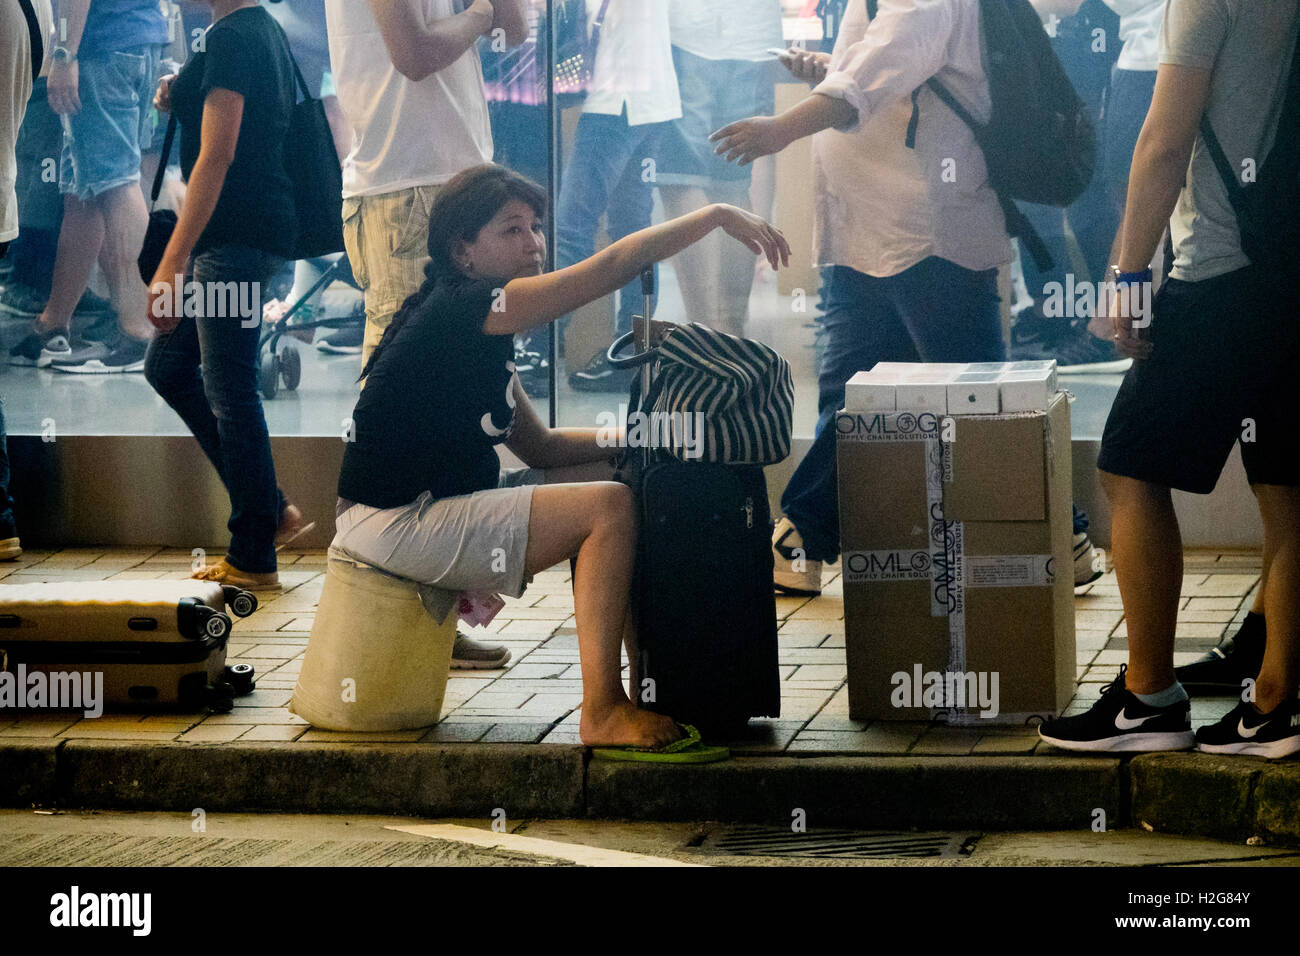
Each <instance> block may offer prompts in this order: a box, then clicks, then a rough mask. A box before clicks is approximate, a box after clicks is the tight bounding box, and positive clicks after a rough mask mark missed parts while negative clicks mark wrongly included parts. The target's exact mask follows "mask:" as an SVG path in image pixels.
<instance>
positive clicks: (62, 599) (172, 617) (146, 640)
mask: <svg viewBox="0 0 1300 956" xmlns="http://www.w3.org/2000/svg"><path fill="white" fill-rule="evenodd" d="M256 609H257V598H256V597H255V596H254V595H253V594H251V593H249V592H248V591H243V590H240V589H239V588H235V587H226V586H222V585H220V584H216V583H213V582H210V581H120V582H115V581H86V582H69V583H64V584H20V585H4V584H0V672H6V673H8V674H10V675H14V677H19V676H22V677H24V679H26V677H27V676H29V675H32V674H35V673H42V674H45V675H46V681H45V683H46V686H49V687H53V686H54V683H55V681H54V679H53V675H69V674H74V673H75V674H83V675H84V674H92V675H93V674H102V675H103V696H104V700H103V702H102V703H104V704H105V705H107V706H109V707H112V708H131V709H150V708H162V707H172V708H181V709H189V710H197V709H199V708H201V707H203V706H204V705H205V704H207V705H210V706H212V708H213V709H214V710H219V711H220V710H228V709H229V704H230V702H231V701H232V700H233V698H234V696H236V695H240V694H244V693H247V692H249V691H251V690H252V689H253V687H254V686H255V685H254V683H253V670H252V668H251V667H250V666H249V665H247V664H243V665H238V664H237V665H235V666H234V667H226V666H225V663H226V643H227V640H228V638H229V636H230V630H231V624H232V621H231V617H230V613H228V612H232V613H234V614H235V615H236V616H238V617H246V616H247V615H249V614H251V613H253V611H254V610H256ZM29 706H30V704H29ZM39 706H50V705H49V704H45V703H41V704H40V705H39Z"/></svg>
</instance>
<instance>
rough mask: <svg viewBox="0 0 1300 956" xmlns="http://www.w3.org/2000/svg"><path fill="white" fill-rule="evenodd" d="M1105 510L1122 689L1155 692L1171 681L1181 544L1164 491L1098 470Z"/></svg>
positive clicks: (1171, 505) (1167, 493) (1169, 497)
mask: <svg viewBox="0 0 1300 956" xmlns="http://www.w3.org/2000/svg"><path fill="white" fill-rule="evenodd" d="M1098 474H1099V475H1100V477H1101V484H1102V487H1103V488H1104V489H1105V491H1106V497H1107V498H1108V499H1109V500H1110V507H1111V553H1112V556H1113V557H1114V560H1115V576H1116V577H1117V578H1118V579H1119V593H1120V598H1121V600H1122V601H1123V603H1124V621H1125V624H1126V625H1127V627H1128V659H1129V663H1128V675H1127V679H1126V681H1125V683H1126V686H1127V687H1128V689H1129V690H1130V691H1132V692H1133V693H1135V694H1158V693H1160V692H1161V691H1163V690H1165V689H1167V688H1168V687H1170V686H1171V685H1172V684H1174V683H1175V681H1176V678H1175V676H1174V634H1175V632H1176V630H1177V627H1178V599H1179V594H1180V592H1181V591H1182V585H1183V544H1182V537H1181V535H1180V533H1179V530H1178V517H1177V515H1176V514H1175V513H1174V503H1173V496H1172V494H1171V492H1170V490H1169V489H1168V488H1164V487H1161V486H1159V485H1154V484H1151V483H1149V482H1145V481H1137V480H1136V479H1133V478H1124V477H1121V476H1119V475H1112V474H1109V473H1108V472H1104V471H1102V472H1099V473H1098Z"/></svg>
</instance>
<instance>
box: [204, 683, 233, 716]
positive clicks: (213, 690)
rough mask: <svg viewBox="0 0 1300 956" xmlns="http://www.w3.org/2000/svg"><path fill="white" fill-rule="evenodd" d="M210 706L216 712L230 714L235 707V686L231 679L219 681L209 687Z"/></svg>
mask: <svg viewBox="0 0 1300 956" xmlns="http://www.w3.org/2000/svg"><path fill="white" fill-rule="evenodd" d="M208 708H209V709H210V710H211V711H212V712H213V713H214V714H228V713H230V712H231V711H232V710H234V709H235V688H233V687H231V686H230V682H229V681H224V680H221V681H217V682H216V683H215V684H213V685H212V686H211V687H209V688H208Z"/></svg>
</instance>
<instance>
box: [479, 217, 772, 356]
mask: <svg viewBox="0 0 1300 956" xmlns="http://www.w3.org/2000/svg"><path fill="white" fill-rule="evenodd" d="M714 229H723V230H725V231H726V233H727V235H729V236H731V237H733V238H734V239H736V240H737V241H738V242H741V243H743V244H744V245H745V246H746V247H748V248H749V249H750V250H751V251H753V252H754V253H755V254H757V255H763V256H766V257H767V261H768V262H770V263H771V265H772V268H773V269H778V268H780V267H781V266H782V265H788V264H789V262H790V244H789V243H788V242H786V239H785V236H783V235H782V234H781V232H780V230H778V229H777V228H776V227H775V226H772V225H771V224H769V223H768V222H767V221H765V220H764V219H762V218H760V217H759V216H755V215H754V214H753V213H749V212H746V211H745V210H743V209H738V208H737V207H735V206H727V205H722V204H715V205H712V206H705V207H704V208H703V209H699V210H697V211H695V212H693V213H690V214H689V215H686V216H682V217H681V218H679V219H673V220H671V221H670V222H665V223H663V224H662V225H658V226H651V227H650V228H649V229H643V230H641V231H640V232H637V233H633V234H632V235H630V236H627V237H625V238H623V239H620V240H619V241H618V242H615V243H613V244H611V245H610V246H608V247H606V248H605V249H603V250H601V251H600V252H598V253H596V254H595V255H594V256H592V257H591V258H590V259H586V260H584V261H582V262H579V263H578V264H577V265H573V266H570V267H569V268H567V269H561V270H559V271H558V272H550V273H546V274H544V275H539V276H528V277H527V278H523V279H512V280H511V281H510V282H509V283H507V284H506V286H505V288H504V289H503V290H502V293H501V295H500V297H499V298H498V300H497V304H496V305H494V306H493V310H492V312H491V313H490V314H489V315H488V318H487V320H486V321H485V322H484V323H483V331H484V332H485V333H487V334H488V335H515V334H518V333H520V332H526V331H528V330H529V329H533V328H536V327H537V326H539V325H545V324H546V323H547V322H551V321H554V320H555V319H558V318H559V317H560V316H562V315H567V314H568V313H570V312H572V311H573V310H574V309H577V308H580V307H581V306H584V305H586V304H587V303H588V302H595V301H596V300H597V299H600V298H603V297H604V296H607V295H610V294H612V293H614V292H616V291H617V290H619V289H621V288H623V286H625V285H627V284H628V283H629V282H631V281H632V280H633V279H635V278H636V277H637V276H638V275H640V274H641V273H642V272H643V271H644V270H645V269H646V268H647V267H648V266H652V265H654V264H655V263H656V262H662V261H663V260H664V259H671V258H672V257H673V256H675V255H677V253H679V252H681V251H682V250H684V249H687V248H689V247H690V246H692V245H694V244H695V243H697V242H699V241H700V240H701V239H703V238H704V237H705V236H707V235H709V233H711V232H713V230H714Z"/></svg>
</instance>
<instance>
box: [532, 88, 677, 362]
mask: <svg viewBox="0 0 1300 956" xmlns="http://www.w3.org/2000/svg"><path fill="white" fill-rule="evenodd" d="M670 125H671V124H669V123H649V124H646V125H644V126H629V125H628V124H627V110H626V109H625V110H624V111H623V115H622V116H607V115H604V114H602V113H583V114H582V117H581V119H579V120H578V132H577V135H576V136H575V137H574V142H573V149H572V151H571V152H570V154H569V161H568V163H566V164H565V167H564V181H563V183H561V185H560V199H559V202H558V203H557V204H556V217H555V258H556V263H555V264H556V267H557V268H560V269H563V268H566V267H568V266H571V265H573V264H575V263H578V262H581V261H582V260H583V259H588V258H590V257H591V256H592V255H593V254H594V253H595V251H596V228H597V227H598V226H599V225H600V217H601V216H602V215H606V214H607V215H608V226H609V228H608V232H609V238H610V239H611V240H613V241H617V240H619V239H622V238H623V237H624V236H630V235H631V234H632V233H634V232H638V231H640V230H642V229H645V228H647V227H648V226H649V225H650V216H651V213H652V212H653V210H654V188H655V184H654V182H653V181H651V182H645V181H643V180H642V165H641V164H642V162H643V160H644V159H646V158H648V157H652V156H654V155H655V149H656V147H657V145H658V141H659V137H660V136H661V135H662V134H663V132H664V130H665V129H667V128H668V127H669V126H670ZM641 301H642V298H641V282H640V280H634V281H633V282H630V283H628V285H627V286H625V287H624V288H623V290H622V292H621V294H620V295H619V305H618V318H617V320H616V328H615V333H614V334H615V336H617V335H620V334H622V333H623V332H627V331H629V330H630V329H631V328H632V316H633V315H635V314H637V313H638V312H639V311H640V310H641Z"/></svg>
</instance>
